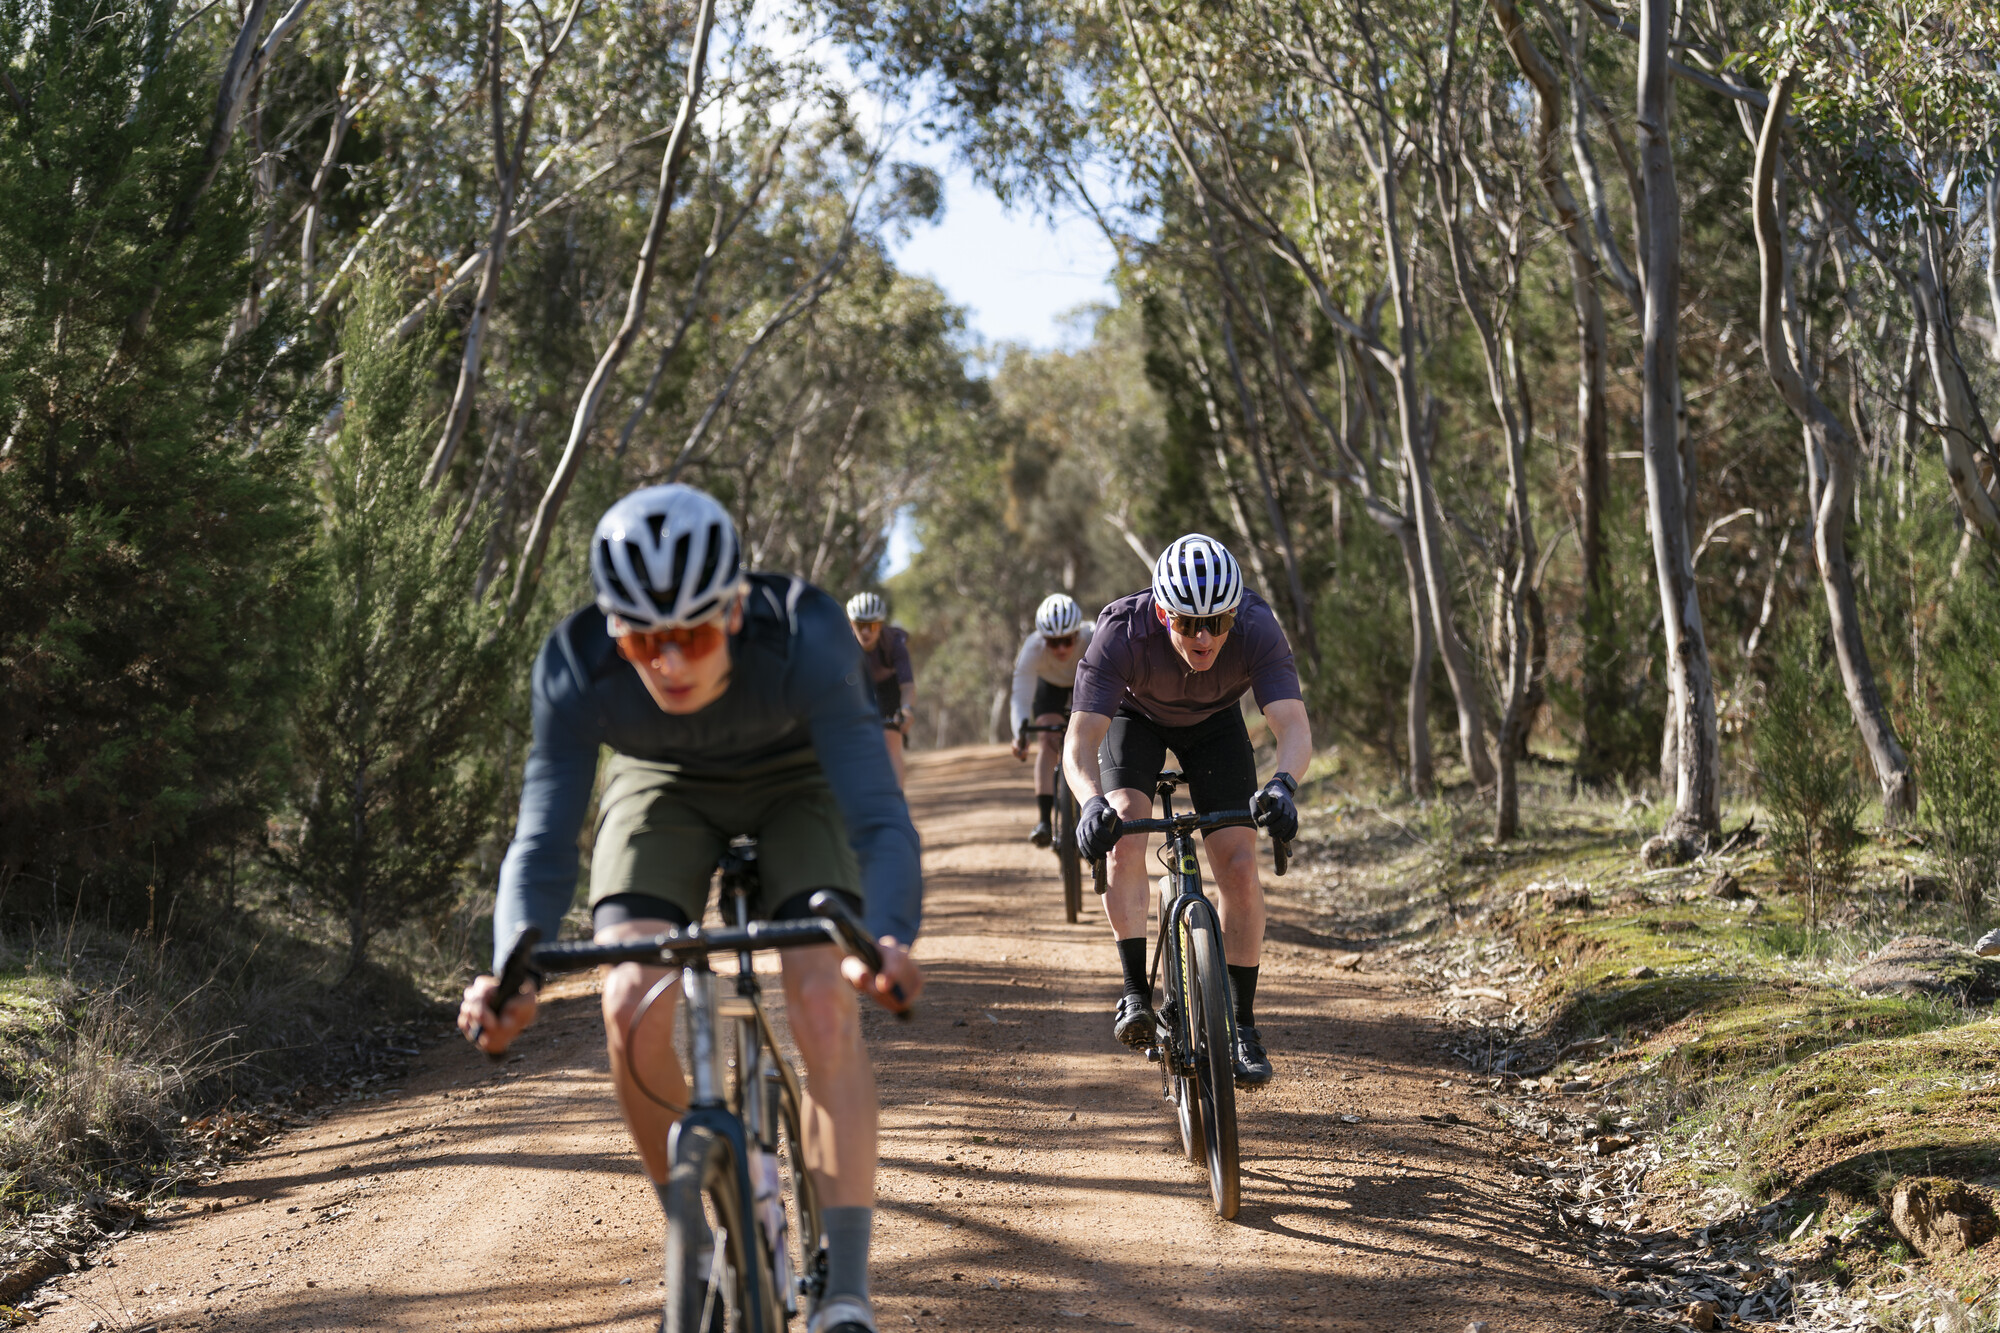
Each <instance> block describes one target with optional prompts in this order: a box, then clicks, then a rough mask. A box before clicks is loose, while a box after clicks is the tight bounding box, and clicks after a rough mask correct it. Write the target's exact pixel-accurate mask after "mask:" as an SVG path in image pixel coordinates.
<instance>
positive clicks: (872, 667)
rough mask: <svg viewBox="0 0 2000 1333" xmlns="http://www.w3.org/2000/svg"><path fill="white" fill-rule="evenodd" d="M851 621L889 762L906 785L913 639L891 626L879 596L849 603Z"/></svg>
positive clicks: (913, 695) (863, 595)
mask: <svg viewBox="0 0 2000 1333" xmlns="http://www.w3.org/2000/svg"><path fill="white" fill-rule="evenodd" d="M847 619H848V621H849V623H851V624H852V625H853V626H854V637H855V639H856V640H857V641H858V642H859V643H860V644H861V660H862V661H863V662H865V663H866V664H867V666H868V679H869V683H870V688H871V689H873V690H874V691H875V706H876V707H877V708H878V709H879V710H880V711H881V714H882V739H883V740H885V741H887V742H888V744H889V762H890V763H891V764H894V765H895V767H896V785H898V786H901V785H902V782H903V742H904V740H905V739H907V738H908V736H909V734H910V720H911V719H912V718H914V717H915V716H916V715H917V673H916V672H915V671H913V670H912V669H911V667H910V635H909V632H908V631H907V630H904V629H901V628H899V627H898V626H895V625H891V624H889V623H888V620H889V608H888V607H887V606H886V605H884V604H883V602H882V597H881V595H880V594H879V593H872V592H857V593H855V594H854V596H852V597H850V598H848V599H847Z"/></svg>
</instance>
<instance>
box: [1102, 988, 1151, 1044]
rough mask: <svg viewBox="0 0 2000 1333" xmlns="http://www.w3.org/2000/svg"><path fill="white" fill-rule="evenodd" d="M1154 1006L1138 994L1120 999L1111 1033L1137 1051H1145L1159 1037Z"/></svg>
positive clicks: (1112, 1021)
mask: <svg viewBox="0 0 2000 1333" xmlns="http://www.w3.org/2000/svg"><path fill="white" fill-rule="evenodd" d="M1158 1026H1159V1025H1158V1023H1157V1022H1156V1020H1155V1019H1154V1017H1153V1006H1152V1005H1150V1004H1148V1003H1146V1001H1145V1000H1143V999H1141V998H1140V997H1139V996H1137V995H1129V994H1128V995H1124V996H1121V997H1120V998H1119V1000H1118V1014H1117V1016H1116V1017H1115V1018H1113V1019H1112V1020H1111V1035H1112V1036H1114V1037H1116V1038H1118V1040H1120V1041H1122V1042H1124V1043H1125V1044H1126V1045H1127V1046H1130V1047H1131V1048H1132V1049H1133V1050H1135V1051H1143V1050H1145V1049H1146V1048H1147V1047H1148V1046H1151V1045H1152V1044H1153V1043H1154V1042H1155V1041H1156V1040H1158V1038H1159V1032H1158Z"/></svg>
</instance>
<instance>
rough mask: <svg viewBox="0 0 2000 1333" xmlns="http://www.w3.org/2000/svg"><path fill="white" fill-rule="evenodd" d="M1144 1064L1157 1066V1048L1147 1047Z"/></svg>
mask: <svg viewBox="0 0 2000 1333" xmlns="http://www.w3.org/2000/svg"><path fill="white" fill-rule="evenodd" d="M1146 1063H1148V1064H1155V1065H1156V1064H1158V1063H1160V1048H1159V1047H1157V1046H1148V1047H1147V1048H1146Z"/></svg>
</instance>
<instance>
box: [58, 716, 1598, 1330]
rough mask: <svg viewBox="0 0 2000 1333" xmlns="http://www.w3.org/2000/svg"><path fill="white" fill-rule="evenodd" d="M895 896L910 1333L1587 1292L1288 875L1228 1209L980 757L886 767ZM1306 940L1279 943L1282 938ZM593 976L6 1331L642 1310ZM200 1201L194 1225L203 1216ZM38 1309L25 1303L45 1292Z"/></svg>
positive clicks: (157, 1228) (1325, 1315)
mask: <svg viewBox="0 0 2000 1333" xmlns="http://www.w3.org/2000/svg"><path fill="white" fill-rule="evenodd" d="M910 782H911V791H912V803H913V806H914V808H915V811H916V814H917V818H918V822H919V825H920V827H921V829H922V831H923V834H924V843H925V865H926V869H927V872H928V876H929V896H928V899H927V906H926V914H925V915H926V923H925V935H924V939H923V941H922V943H921V945H920V946H919V951H918V952H919V957H920V958H921V959H922V961H923V963H924V965H925V967H926V968H927V969H928V974H929V978H930V989H929V991H928V992H927V993H926V996H925V1001H924V1004H923V1008H922V1012H921V1014H920V1015H919V1016H918V1018H917V1019H916V1021H914V1022H912V1023H910V1024H907V1025H902V1024H895V1023H892V1022H889V1021H887V1020H886V1016H877V1017H875V1018H871V1019H870V1020H869V1024H868V1026H869V1032H870V1042H871V1046H872V1049H873V1050H874V1052H875V1058H876V1066H877V1071H878V1075H879V1078H880V1083H881V1091H882V1101H883V1143H882V1148H883V1169H882V1174H881V1179H880V1196H881V1201H882V1202H881V1207H880V1209H879V1210H878V1220H877V1225H876V1251H875V1255H876V1259H875V1267H874V1274H875V1276H874V1281H875V1288H876V1298H877V1310H878V1314H879V1316H880V1322H881V1326H882V1328H883V1330H884V1331H885V1333H892V1331H893V1330H901V1329H912V1328H938V1329H949V1330H977V1329H1009V1328H1032V1329H1077V1330H1091V1329H1096V1328H1134V1329H1145V1330H1183V1329H1185V1330H1204V1331H1205V1330H1223V1329H1231V1330H1233V1329H1255V1328H1270V1329H1293V1328H1309V1329H1384V1330H1387V1329H1436V1330H1450V1333H1459V1330H1463V1329H1465V1328H1466V1327H1467V1326H1468V1325H1469V1324H1471V1323H1473V1322H1474V1321H1484V1322H1485V1324H1486V1328H1487V1330H1489V1333H1530V1331H1533V1330H1556V1329H1588V1328H1592V1327H1595V1326H1596V1325H1597V1324H1598V1322H1599V1319H1600V1318H1601V1316H1602V1315H1603V1314H1604V1312H1605V1304H1604V1302H1603V1301H1602V1300H1601V1299H1600V1298H1599V1297H1598V1296H1597V1295H1596V1294H1595V1293H1594V1292H1593V1291H1592V1281H1593V1279H1595V1280H1596V1281H1600V1282H1601V1281H1602V1278H1601V1277H1597V1275H1596V1274H1595V1273H1594V1271H1593V1270H1592V1269H1591V1268H1590V1267H1588V1266H1586V1265H1585V1263H1584V1262H1582V1256H1581V1255H1580V1254H1578V1253H1575V1252H1573V1251H1572V1250H1571V1249H1570V1248H1568V1247H1569V1246H1570V1244H1571V1242H1570V1241H1569V1240H1568V1239H1567V1238H1566V1237H1565V1234H1564V1232H1563V1231H1562V1230H1561V1229H1560V1228H1559V1227H1558V1226H1557V1225H1556V1223H1555V1221H1554V1219H1553V1216H1552V1213H1551V1210H1550V1207H1549V1205H1548V1203H1546V1202H1538V1201H1537V1200H1535V1199H1534V1198H1533V1197H1531V1195H1530V1194H1529V1193H1528V1192H1527V1191H1524V1190H1523V1189H1522V1188H1520V1182H1519V1180H1518V1179H1517V1178H1516V1177H1514V1176H1513V1175H1512V1174H1511V1173H1510V1172H1509V1171H1508V1169H1507V1167H1506V1165H1505V1164H1504V1163H1503V1159H1502V1157H1501V1156H1500V1153H1501V1152H1502V1150H1504V1149H1505V1148H1507V1147H1509V1146H1511V1140H1512V1139H1513V1137H1514V1135H1513V1132H1512V1131H1509V1130H1508V1129H1507V1128H1506V1127H1505V1126H1503V1125H1501V1124H1500V1123H1498V1122H1496V1121H1495V1120H1493V1119H1492V1118H1491V1117H1490V1116H1488V1115H1487V1114H1486V1113H1485V1112H1484V1111H1483V1109H1482V1094H1483V1093H1485V1092H1486V1090H1485V1089H1482V1088H1480V1087H1476V1086H1474V1085H1473V1084H1471V1083H1470V1082H1468V1081H1467V1079H1466V1078H1465V1076H1464V1074H1463V1073H1462V1071H1463V1069H1464V1066H1463V1065H1462V1064H1461V1063H1459V1062H1458V1061H1456V1060H1454V1059H1452V1057H1451V1056H1450V1055H1449V1054H1448V1053H1447V1052H1446V1051H1445V1050H1443V1049H1442V1044H1443V1043H1444V1041H1445V1038H1446V1036H1447V1033H1446V1029H1445V1026H1444V1022H1443V1020H1441V1019H1440V1018H1439V1016H1438V1015H1437V1014H1436V1012H1435V1010H1436V999H1435V996H1434V995H1429V994H1426V993H1425V988H1423V987H1417V986H1413V985H1411V984H1410V978H1409V977H1408V976H1407V975H1405V973H1404V972H1403V970H1402V969H1401V964H1400V963H1399V962H1398V961H1397V959H1396V958H1395V956H1394V954H1393V953H1392V952H1390V951H1388V950H1386V949H1383V948H1381V947H1379V945H1380V942H1379V941H1377V940H1374V939H1371V938H1369V936H1368V931H1367V929H1366V928H1365V927H1364V926H1363V925H1360V924H1356V925H1355V927H1354V928H1353V929H1352V930H1344V929H1343V928H1342V925H1341V923H1340V922H1339V921H1338V920H1336V919H1333V918H1332V917H1330V916H1329V915H1328V911H1329V909H1328V907H1327V905H1326V902H1325V901H1324V900H1323V899H1318V898H1315V899H1313V902H1312V904H1310V905H1309V904H1308V903H1307V902H1306V901H1305V897H1304V896H1303V895H1305V894H1306V893H1307V892H1308V890H1307V888H1306V886H1305V885H1304V884H1303V883H1300V882H1298V881H1300V880H1302V879H1303V877H1294V878H1293V879H1288V880H1286V881H1277V882H1276V883H1275V885H1274V888H1273V892H1272V906H1273V911H1272V918H1273V929H1272V932H1271V935H1272V943H1271V944H1270V945H1269V947H1268V948H1267V950H1266V953H1265V960H1264V969H1263V980H1262V983H1261V986H1260V990H1259V1003H1258V1009H1259V1020H1260V1025H1261V1027H1262V1028H1263V1031H1264V1034H1265V1036H1266V1038H1267V1041H1268V1044H1269V1046H1270V1047H1271V1051H1272V1055H1273V1059H1274V1061H1275V1062H1276V1065H1277V1070H1278V1078H1277V1081H1276V1082H1275V1083H1274V1084H1273V1085H1272V1086H1270V1087H1269V1088H1266V1089H1262V1090H1259V1091H1246V1092H1244V1093H1243V1094H1241V1095H1240V1097H1239V1101H1238V1106H1239V1114H1240V1122H1241V1132H1242V1144H1243V1147H1242V1153H1243V1205H1242V1210H1241V1213H1240V1214H1239V1216H1238V1217H1237V1219H1236V1220H1235V1221H1234V1222H1223V1221H1221V1220H1220V1219H1218V1218H1217V1217H1216V1216H1215V1214H1214V1212H1213V1210H1212V1208H1211V1206H1210V1203H1209V1198H1208V1186H1207V1177H1206V1173H1205V1170H1202V1169H1198V1168H1196V1167H1194V1166H1191V1165H1189V1164H1188V1163H1187V1162H1185V1161H1184V1160H1182V1157H1181V1154H1180V1150H1179V1141H1178V1136H1177V1133H1176V1131H1175V1129H1174V1124H1173V1119H1172V1115H1171V1108H1170V1107H1169V1106H1168V1104H1167V1103H1165V1102H1164V1101H1162V1100H1161V1097H1160V1080H1159V1076H1158V1074H1157V1072H1156V1069H1155V1067H1154V1066H1151V1065H1148V1064H1146V1063H1145V1062H1144V1061H1143V1059H1142V1058H1140V1057H1138V1056H1135V1055H1133V1054H1131V1053H1129V1052H1127V1051H1125V1050H1124V1049H1123V1048H1122V1047H1119V1046H1118V1045H1116V1044H1115V1043H1114V1042H1113V1040H1112V1038H1111V1032H1110V1027H1111V1024H1110V1014H1111V1008H1112V1005H1113V1003H1114V1001H1115V1000H1116V998H1117V989H1118V988H1117V965H1116V958H1115V955H1114V953H1113V951H1112V949H1111V946H1110V940H1109V935H1108V932H1107V930H1106V928H1105V927H1104V925H1103V923H1102V921H1101V920H1100V919H1098V918H1097V917H1096V915H1095V912H1096V907H1095V904H1094V903H1091V902H1086V908H1087V909H1088V910H1089V911H1090V912H1091V913H1092V914H1093V915H1092V916H1091V917H1090V918H1089V919H1087V920H1086V922H1085V923H1084V924H1080V925H1075V926H1071V925H1067V924H1065V923H1064V922H1063V920H1062V908H1061V902H1062V899H1061V891H1060V886H1059V884H1058V881H1057V879H1056V876H1055V862H1054V859H1053V857H1051V856H1050V854H1049V853H1047V852H1043V851H1037V850H1036V849H1034V848H1032V847H1030V846H1029V845H1028V843H1027V842H1026V840H1025V835H1026V832H1027V829H1028V826H1029V824H1030V823H1031V822H1032V819H1033V813H1034V806H1033V802H1032V800H1031V799H1030V797H1029V795H1028V793H1029V790H1030V787H1029V779H1028V774H1027V770H1026V769H1025V768H1023V767H1019V766H1016V765H1015V763H1014V762H1013V761H1012V760H1011V759H1010V758H1009V757H1008V756H1007V754H1006V751H1005V750H1004V749H1003V748H1000V747H990V748H980V749H967V750H956V751H947V752H943V753H937V754H924V755H917V756H914V757H913V762H912V765H911V773H910ZM1308 924H1309V925H1310V928H1308ZM594 986H595V983H594V981H592V980H590V979H587V978H585V979H571V980H567V981H565V982H562V983H560V984H559V985H557V986H556V987H554V988H552V990H551V994H550V1002H549V1004H548V1005H547V1007H546V1008H545V1010H544V1015H545V1016H544V1020H543V1022H542V1023H541V1024H540V1025H539V1026H538V1027H536V1028H535V1029H533V1030H532V1031H531V1032H530V1033H529V1034H528V1035H527V1036H526V1037H525V1038H524V1039H523V1041H522V1042H521V1044H520V1046H519V1048H518V1050H517V1057H516V1058H515V1059H513V1060H512V1061H510V1062H509V1063H508V1064H506V1065H504V1066H501V1067H498V1068H496V1067H493V1066H489V1065H488V1064H486V1063H485V1062H484V1061H482V1060H480V1059H479V1058H478V1057H477V1056H476V1055H474V1054H473V1053H472V1052H471V1051H470V1050H469V1049H467V1048H465V1047H463V1046H461V1045H458V1044H456V1043H443V1044H439V1045H437V1046H435V1047H432V1048H431V1049H429V1050H427V1051H426V1052H425V1053H424V1054H423V1055H422V1057H421V1058H419V1059H417V1060H415V1061H414V1062H413V1064H412V1067H411V1069H410V1071H409V1074H408V1077H407V1078H405V1079H404V1080H403V1086H402V1087H401V1088H400V1089H394V1090H388V1091H385V1092H384V1095H383V1096H382V1098H381V1099H380V1100H379V1101H371V1102H363V1103H359V1104H353V1105H348V1106H343V1107H340V1108H338V1109H336V1110H334V1111H333V1112H331V1113H329V1114H328V1115H325V1116H323V1117H320V1118H317V1119H315V1120H314V1121H312V1122H311V1123H309V1124H308V1125H306V1126H305V1127H304V1128H300V1129H297V1130H295V1131H293V1132H291V1133H290V1134H287V1135H285V1136H284V1137H282V1138H280V1139H278V1140H276V1141H274V1142H272V1143H270V1144H268V1145H266V1146H265V1147H263V1148H261V1149H259V1150H257V1151H256V1152H255V1153H253V1154H252V1155H251V1156H249V1157H248V1158H247V1159H245V1160H243V1161H241V1162H240V1163H238V1164H237V1165H235V1166H233V1167H232V1168H230V1170H229V1171H228V1172H227V1173H226V1174H225V1175H224V1176H223V1177H222V1178H220V1179H218V1180H216V1181H215V1182H213V1183H212V1184H211V1185H210V1186H208V1187H206V1188H205V1189H203V1190H201V1191H198V1192H196V1193H195V1194H193V1195H191V1196H190V1197H191V1199H192V1201H193V1202H194V1203H195V1204H196V1205H197V1206H199V1207H200V1208H201V1211H194V1210H189V1211H187V1212H185V1213H183V1214H180V1215H179V1216H176V1217H171V1218H167V1219H165V1220H162V1221H160V1222H158V1223H156V1224H154V1225H152V1226H149V1227H148V1228H146V1229H145V1230H143V1231H140V1232H137V1233H135V1234H134V1235H132V1236H130V1237H129V1238H127V1239H125V1240H123V1241H121V1242H119V1243H117V1244H116V1245H114V1246H112V1247H110V1248H108V1249H106V1250H104V1251H101V1252H99V1253H98V1254H97V1255H96V1256H95V1257H94V1261H93V1263H92V1265H91V1266H90V1267H88V1268H87V1269H86V1270H85V1271H83V1272H79V1273H75V1274H71V1275H69V1276H67V1277H63V1278H59V1279H57V1280H56V1281H55V1282H54V1283H51V1284H50V1285H49V1286H48V1287H45V1288H44V1289H43V1291H42V1293H40V1295H39V1300H38V1304H39V1303H41V1302H47V1303H46V1304H45V1305H44V1306H43V1311H42V1319H41V1321H40V1323H39V1324H38V1327H41V1328H46V1329H50V1330H55V1331H57V1333H72V1331H73V1333H85V1331H86V1330H89V1329H90V1328H91V1327H92V1325H93V1324H95V1325H97V1326H98V1328H99V1329H100V1331H101V1333H108V1331H109V1330H112V1329H128V1330H137V1329H145V1328H149V1327H150V1328H153V1329H157V1330H160V1331H161V1333H164V1331H165V1330H168V1329H206V1328H231V1329H257V1330H281V1329H297V1330H322V1329H323V1330H334V1329H449V1330H454V1331H457V1330H464V1333H479V1331H484V1330H495V1331H497V1330H530V1329H547V1330H556V1329H565V1330H566V1329H585V1328H590V1329H617V1330H629V1331H630V1333H641V1331H642V1330H651V1329H652V1328H654V1326H655V1324H656V1322H657V1319H658V1305H657V1301H658V1298H659V1286H658V1283H659V1262H660V1217H659V1209H658V1205H657V1204H656V1203H655V1201H654V1198H653V1194H652V1191H651V1190H650V1189H649V1188H647V1187H646V1185H645V1183H644V1181H643V1180H642V1179H641V1178H640V1176H639V1174H638V1171H637V1167H636V1161H635V1158H634V1157H633V1154H632V1153H631V1150H630V1148H629V1146H628V1144H627V1142H626V1140H625V1136H624V1132H623V1129H622V1127H621V1126H620V1125H619V1123H618V1120H617V1117H616V1113H615V1111H614V1109H613V1106H612V1103H611V1099H610V1096H609V1090H608V1087H607V1086H606V1084H605V1081H604V1052H603V1045H602V1038H601V1033H600V1032H599V1028H598V1021H597V1014H596V1004H595V997H594ZM212 1204H219V1205H220V1209H219V1211H210V1210H209V1209H208V1206H209V1205H212ZM51 1298H53V1299H51Z"/></svg>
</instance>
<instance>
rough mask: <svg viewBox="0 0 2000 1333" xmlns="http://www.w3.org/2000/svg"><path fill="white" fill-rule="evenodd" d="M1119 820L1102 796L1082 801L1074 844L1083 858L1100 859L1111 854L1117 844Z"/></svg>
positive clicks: (1087, 859) (1115, 812)
mask: <svg viewBox="0 0 2000 1333" xmlns="http://www.w3.org/2000/svg"><path fill="white" fill-rule="evenodd" d="M1119 822H1120V821H1119V818H1118V812H1117V811H1116V810H1113V809H1112V808H1111V802H1109V801H1107V800H1105V799H1104V798H1103V797H1102V796H1093V797H1091V798H1090V799H1089V800H1087V801H1085V802H1084V803H1083V813H1082V814H1081V815H1079V816H1078V817H1077V821H1076V845H1077V850H1079V851H1081V852H1082V853H1083V859H1084V860H1086V861H1101V860H1103V859H1104V858H1105V857H1107V856H1109V855H1111V849H1112V848H1113V847H1116V846H1117V845H1118V825H1119Z"/></svg>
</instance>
